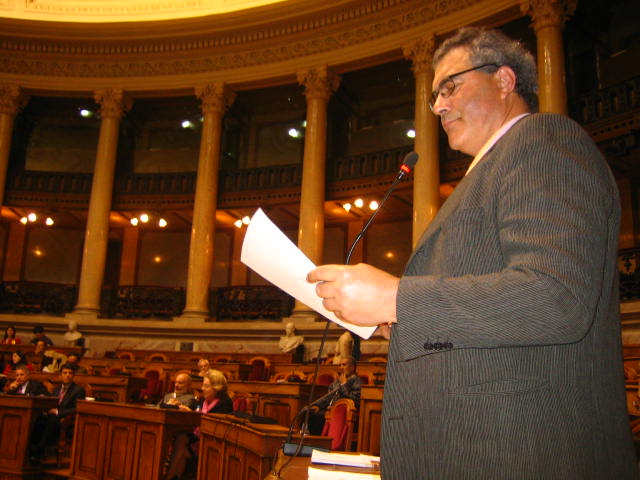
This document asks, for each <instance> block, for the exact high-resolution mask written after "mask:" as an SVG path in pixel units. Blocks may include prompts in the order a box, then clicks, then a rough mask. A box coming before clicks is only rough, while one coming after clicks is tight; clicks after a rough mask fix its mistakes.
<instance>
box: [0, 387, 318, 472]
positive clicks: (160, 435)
mask: <svg viewBox="0 0 640 480" xmlns="http://www.w3.org/2000/svg"><path fill="white" fill-rule="evenodd" d="M56 401H57V399H56V398H52V397H25V396H19V395H0V429H1V430H0V433H1V434H0V477H2V478H16V479H17V478H22V479H35V478H39V475H40V473H41V468H40V467H33V466H31V465H30V464H29V461H28V444H29V437H30V434H31V430H32V428H33V424H34V421H35V419H36V418H37V416H38V415H40V413H41V412H42V411H44V410H46V409H48V408H52V407H53V406H55V404H56ZM198 425H200V429H201V441H200V451H199V468H198V480H205V479H206V480H246V479H255V480H261V479H262V478H264V476H265V475H267V473H268V472H269V469H270V467H271V464H272V460H273V458H274V456H275V455H276V454H277V451H278V448H279V447H280V445H281V444H282V442H283V441H284V440H285V439H286V438H287V434H288V429H287V428H285V427H282V426H280V425H258V424H251V423H249V422H247V421H246V420H242V419H238V418H236V417H234V416H232V415H200V414H199V413H196V412H183V411H180V410H166V409H160V408H154V407H145V406H141V405H128V404H117V403H103V402H92V401H79V402H78V413H77V416H76V423H75V432H74V435H75V441H74V446H73V452H72V456H71V465H70V473H69V478H71V479H74V480H103V479H104V480H112V479H113V480H116V479H118V480H120V479H130V480H160V479H162V478H163V474H164V472H163V468H164V465H165V462H166V460H167V458H168V453H169V451H170V447H171V445H172V442H173V438H174V435H175V434H176V433H177V432H179V431H184V430H191V429H192V428H194V427H195V426H198ZM9 432H10V434H9ZM297 438H298V437H297V436H296V435H293V437H292V440H293V441H295V440H297ZM305 443H306V444H307V445H311V444H313V445H318V446H321V447H324V448H329V446H330V444H331V439H330V438H329V437H307V440H306V442H305Z"/></svg>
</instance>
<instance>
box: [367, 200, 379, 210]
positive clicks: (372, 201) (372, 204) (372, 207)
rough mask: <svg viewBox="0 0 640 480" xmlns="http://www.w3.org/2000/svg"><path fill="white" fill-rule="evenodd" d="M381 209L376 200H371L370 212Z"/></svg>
mask: <svg viewBox="0 0 640 480" xmlns="http://www.w3.org/2000/svg"><path fill="white" fill-rule="evenodd" d="M378 207H379V205H378V202H377V201H375V200H371V202H369V210H377V209H378Z"/></svg>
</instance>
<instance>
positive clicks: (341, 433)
mask: <svg viewBox="0 0 640 480" xmlns="http://www.w3.org/2000/svg"><path fill="white" fill-rule="evenodd" d="M355 411H356V407H355V404H354V403H353V400H351V399H349V398H341V399H340V400H337V401H336V402H335V403H334V404H333V405H332V406H331V407H330V408H329V410H327V413H326V414H325V417H326V421H325V424H324V428H323V429H322V435H323V436H327V437H331V439H332V440H331V450H338V451H350V450H351V436H352V434H353V425H354V422H355Z"/></svg>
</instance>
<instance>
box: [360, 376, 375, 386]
mask: <svg viewBox="0 0 640 480" xmlns="http://www.w3.org/2000/svg"><path fill="white" fill-rule="evenodd" d="M358 377H360V381H361V382H362V385H373V380H372V379H371V375H369V374H368V373H359V374H358Z"/></svg>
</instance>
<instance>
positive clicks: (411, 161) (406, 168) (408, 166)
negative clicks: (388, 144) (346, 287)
mask: <svg viewBox="0 0 640 480" xmlns="http://www.w3.org/2000/svg"><path fill="white" fill-rule="evenodd" d="M416 163H418V154H417V153H416V152H409V153H407V154H406V155H405V156H404V159H403V160H402V165H400V170H398V174H397V175H396V178H394V179H393V183H392V184H391V186H390V187H389V189H388V190H387V193H385V194H384V197H382V200H381V201H380V206H379V207H378V208H377V210H376V211H374V212H373V214H372V215H371V217H369V220H367V223H365V224H364V227H362V230H360V233H358V235H356V238H355V240H354V241H353V243H352V244H351V248H349V253H347V258H346V260H345V262H344V264H345V265H349V261H350V260H351V255H353V251H354V250H355V248H356V245H357V244H358V242H359V241H360V240H361V239H362V237H363V236H364V234H365V232H366V231H367V229H368V228H369V225H371V222H373V219H374V218H376V215H378V212H379V211H380V210H382V206H383V205H384V204H385V203H386V201H387V199H388V198H389V196H390V195H391V192H393V191H394V190H395V188H396V186H397V185H398V183H399V182H400V180H402V179H403V178H404V177H405V176H407V175H408V174H409V173H411V170H413V167H415V166H416Z"/></svg>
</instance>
